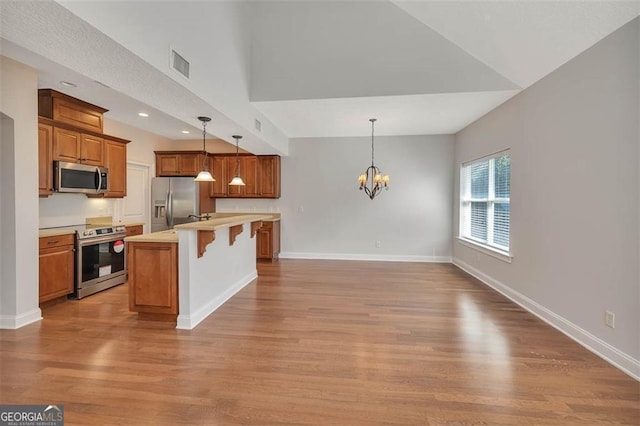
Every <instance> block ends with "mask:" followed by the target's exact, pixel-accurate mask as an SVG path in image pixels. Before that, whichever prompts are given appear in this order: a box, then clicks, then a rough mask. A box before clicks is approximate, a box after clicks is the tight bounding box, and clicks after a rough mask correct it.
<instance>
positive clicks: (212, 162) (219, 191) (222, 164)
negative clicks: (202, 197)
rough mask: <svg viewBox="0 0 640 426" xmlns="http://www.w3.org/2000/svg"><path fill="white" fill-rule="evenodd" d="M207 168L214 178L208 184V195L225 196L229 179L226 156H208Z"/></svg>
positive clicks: (213, 196)
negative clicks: (213, 180)
mask: <svg viewBox="0 0 640 426" xmlns="http://www.w3.org/2000/svg"><path fill="white" fill-rule="evenodd" d="M209 170H210V171H211V173H213V177H214V178H215V180H216V181H215V182H211V184H210V185H209V196H211V197H212V198H224V197H226V196H227V185H228V183H229V180H231V178H230V177H229V173H228V169H227V157H225V156H222V155H212V156H209Z"/></svg>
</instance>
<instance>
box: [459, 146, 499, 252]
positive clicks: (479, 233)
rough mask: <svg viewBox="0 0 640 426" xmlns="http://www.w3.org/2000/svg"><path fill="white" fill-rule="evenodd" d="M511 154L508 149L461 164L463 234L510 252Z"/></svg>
mask: <svg viewBox="0 0 640 426" xmlns="http://www.w3.org/2000/svg"><path fill="white" fill-rule="evenodd" d="M510 181H511V158H510V157H509V152H508V151H503V152H500V153H497V154H493V155H491V156H489V157H484V158H481V159H479V160H475V161H471V162H469V163H464V164H463V165H462V167H461V168H460V238H462V239H464V240H468V241H471V242H474V243H477V244H480V245H482V246H485V247H488V248H490V249H493V250H498V251H500V252H502V253H503V254H507V255H508V254H509V220H510V204H511V203H510V200H511V182H510Z"/></svg>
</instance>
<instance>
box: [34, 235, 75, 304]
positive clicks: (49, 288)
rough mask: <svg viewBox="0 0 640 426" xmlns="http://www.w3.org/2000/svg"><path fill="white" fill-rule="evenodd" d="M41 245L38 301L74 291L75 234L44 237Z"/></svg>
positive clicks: (44, 300) (41, 239) (41, 301)
mask: <svg viewBox="0 0 640 426" xmlns="http://www.w3.org/2000/svg"><path fill="white" fill-rule="evenodd" d="M39 247H40V256H39V262H38V263H39V267H40V271H39V284H38V290H39V294H38V302H39V303H43V302H47V301H49V300H53V299H56V298H58V297H61V296H66V295H68V294H71V293H73V279H74V270H73V265H74V263H73V262H74V251H75V245H74V235H73V234H71V235H60V236H54V237H42V238H40V241H39Z"/></svg>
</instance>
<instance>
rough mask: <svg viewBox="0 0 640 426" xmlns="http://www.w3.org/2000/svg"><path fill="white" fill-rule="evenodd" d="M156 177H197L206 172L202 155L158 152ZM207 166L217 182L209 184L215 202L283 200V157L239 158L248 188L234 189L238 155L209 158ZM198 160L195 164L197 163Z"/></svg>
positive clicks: (197, 153) (236, 187)
mask: <svg viewBox="0 0 640 426" xmlns="http://www.w3.org/2000/svg"><path fill="white" fill-rule="evenodd" d="M155 154H156V176H158V177H160V176H168V177H170V176H193V177H195V176H196V175H197V174H198V172H199V171H200V169H201V168H202V152H196V151H155ZM208 157H209V160H208V161H207V166H208V168H209V171H210V172H211V173H212V174H213V177H214V178H215V182H211V183H210V184H209V196H210V197H211V198H280V157H279V156H278V155H257V156H256V155H247V154H242V155H240V156H239V167H240V176H241V177H242V180H243V181H244V183H245V186H231V185H229V182H230V181H231V179H232V178H233V177H234V176H235V175H236V169H237V166H238V164H237V161H236V156H235V155H217V154H213V155H209V156H208ZM194 158H195V160H194Z"/></svg>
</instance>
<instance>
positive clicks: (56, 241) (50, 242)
mask: <svg viewBox="0 0 640 426" xmlns="http://www.w3.org/2000/svg"><path fill="white" fill-rule="evenodd" d="M59 242H60V240H53V241H47V244H49V245H51V244H58V243H59Z"/></svg>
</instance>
